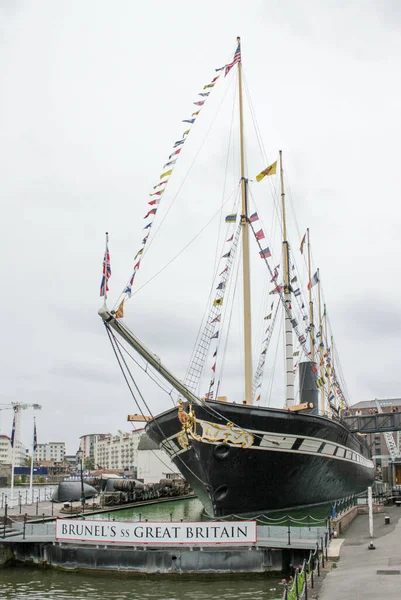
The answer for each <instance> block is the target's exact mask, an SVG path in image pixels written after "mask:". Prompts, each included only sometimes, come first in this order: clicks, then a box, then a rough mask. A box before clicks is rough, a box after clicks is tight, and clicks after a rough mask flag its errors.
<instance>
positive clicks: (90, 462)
mask: <svg viewBox="0 0 401 600" xmlns="http://www.w3.org/2000/svg"><path fill="white" fill-rule="evenodd" d="M94 468H95V459H94V458H92V457H91V456H87V457H86V458H85V460H84V469H86V470H87V471H92V470H93V469H94Z"/></svg>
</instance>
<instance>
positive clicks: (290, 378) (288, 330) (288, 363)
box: [279, 150, 295, 407]
mask: <svg viewBox="0 0 401 600" xmlns="http://www.w3.org/2000/svg"><path fill="white" fill-rule="evenodd" d="M279 154H280V183H281V212H282V226H283V260H284V302H285V369H286V406H287V407H288V406H292V405H293V404H294V402H295V400H294V378H295V377H294V358H293V356H294V348H293V343H292V324H291V319H292V309H291V287H290V256H289V248H288V241H287V221H286V213H285V192H284V175H283V156H282V151H281V150H280V153H279Z"/></svg>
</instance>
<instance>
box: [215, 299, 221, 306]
mask: <svg viewBox="0 0 401 600" xmlns="http://www.w3.org/2000/svg"><path fill="white" fill-rule="evenodd" d="M222 304H223V298H216V300H214V301H213V306H221V305H222Z"/></svg>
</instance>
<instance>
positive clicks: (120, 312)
mask: <svg viewBox="0 0 401 600" xmlns="http://www.w3.org/2000/svg"><path fill="white" fill-rule="evenodd" d="M124 300H125V298H123V299H122V300H121V302H120V306H119V307H118V308H117V312H116V319H123V318H124Z"/></svg>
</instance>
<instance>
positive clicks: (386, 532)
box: [312, 505, 401, 600]
mask: <svg viewBox="0 0 401 600" xmlns="http://www.w3.org/2000/svg"><path fill="white" fill-rule="evenodd" d="M385 517H390V524H388V525H386V524H385ZM370 542H371V539H370V536H369V517H368V515H358V516H357V517H356V518H355V520H354V521H353V522H352V523H351V525H350V526H349V528H348V529H347V530H346V532H345V533H344V536H343V537H342V538H337V539H333V540H332V542H331V544H330V546H329V552H328V555H329V561H335V562H332V563H331V570H330V571H328V572H327V574H326V576H325V578H324V580H323V583H322V585H321V587H320V589H319V590H318V591H317V595H314V596H312V597H315V598H319V600H350V599H351V598H363V599H364V600H395V599H397V600H399V598H400V597H401V591H400V590H401V508H400V507H398V506H392V505H391V506H385V507H384V512H383V513H378V514H375V515H374V516H373V539H372V542H373V545H374V546H375V549H374V550H369V549H368V547H369V545H370ZM336 561H338V562H336Z"/></svg>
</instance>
